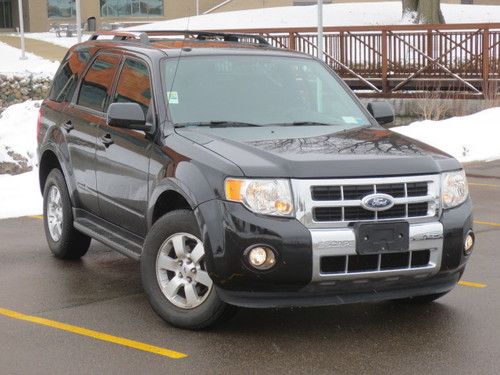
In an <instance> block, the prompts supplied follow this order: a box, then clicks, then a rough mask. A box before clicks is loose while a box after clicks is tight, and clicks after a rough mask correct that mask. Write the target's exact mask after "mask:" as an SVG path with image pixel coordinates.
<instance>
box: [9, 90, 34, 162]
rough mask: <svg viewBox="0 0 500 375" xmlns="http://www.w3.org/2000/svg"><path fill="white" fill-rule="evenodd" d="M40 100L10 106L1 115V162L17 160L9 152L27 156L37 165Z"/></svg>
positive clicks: (29, 160)
mask: <svg viewBox="0 0 500 375" xmlns="http://www.w3.org/2000/svg"><path fill="white" fill-rule="evenodd" d="M40 102H41V101H39V100H37V101H31V100H29V101H27V102H24V103H20V104H14V105H12V106H10V107H8V108H7V109H6V110H5V111H3V112H2V114H1V115H0V163H1V162H15V160H14V159H13V158H12V156H10V155H9V153H12V152H14V153H16V154H18V155H21V156H22V157H24V158H26V159H27V160H28V162H29V164H30V165H31V166H33V167H34V166H35V165H36V146H37V143H36V122H37V118H38V110H39V108H40Z"/></svg>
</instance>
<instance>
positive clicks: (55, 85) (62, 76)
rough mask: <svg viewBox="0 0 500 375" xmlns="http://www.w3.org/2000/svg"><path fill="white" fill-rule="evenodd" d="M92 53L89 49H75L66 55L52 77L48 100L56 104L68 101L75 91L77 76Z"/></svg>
mask: <svg viewBox="0 0 500 375" xmlns="http://www.w3.org/2000/svg"><path fill="white" fill-rule="evenodd" d="M92 54H93V51H91V49H90V48H89V47H83V46H81V47H77V48H75V49H74V50H72V51H71V52H69V53H68V55H66V57H65V59H64V61H63V62H62V64H61V67H60V68H59V70H58V71H57V73H56V76H55V77H54V81H53V82H52V89H51V91H50V96H49V97H50V99H52V100H54V101H56V102H64V101H69V100H70V99H71V97H72V96H73V93H74V91H75V87H76V83H77V81H78V76H79V75H80V73H81V72H82V71H83V69H84V68H85V66H86V65H87V63H88V61H89V60H90V58H91V56H92Z"/></svg>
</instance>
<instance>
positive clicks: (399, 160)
mask: <svg viewBox="0 0 500 375" xmlns="http://www.w3.org/2000/svg"><path fill="white" fill-rule="evenodd" d="M335 130H336V129H332V127H331V126H297V127H260V128H255V127H245V128H209V127H206V128H203V127H196V128H185V129H177V132H178V134H180V135H182V136H184V137H186V138H188V139H190V140H191V141H193V142H196V143H198V144H200V145H202V146H204V147H205V148H207V149H209V150H211V151H213V152H215V153H217V154H219V155H220V156H222V157H224V158H226V159H228V160H230V161H232V162H233V163H235V164H236V165H237V166H238V167H239V168H240V169H241V170H242V172H243V173H244V175H245V176H248V177H288V178H327V177H328V178H343V177H372V176H398V175H414V174H434V173H440V172H443V171H449V170H456V169H459V168H461V166H460V163H459V162H458V161H456V160H455V159H454V158H453V157H451V156H450V155H448V154H446V153H444V152H442V151H440V150H437V149H436V148H433V147H431V146H429V145H426V144H424V143H422V142H418V141H416V140H413V139H411V138H408V137H405V136H402V135H400V134H397V133H394V132H391V131H390V130H387V129H384V128H381V127H368V128H356V129H348V130H342V131H337V132H335Z"/></svg>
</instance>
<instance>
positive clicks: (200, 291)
mask: <svg viewBox="0 0 500 375" xmlns="http://www.w3.org/2000/svg"><path fill="white" fill-rule="evenodd" d="M200 237H201V236H200V230H199V228H198V223H197V221H196V219H195V217H194V214H193V213H192V212H191V211H188V210H179V211H173V212H170V213H168V214H166V215H165V216H163V217H161V218H160V219H158V221H157V222H156V223H155V224H154V225H153V227H152V228H151V230H150V232H149V233H148V235H147V237H146V241H145V243H144V250H143V253H142V255H141V275H142V283H143V287H144V290H145V292H146V294H147V296H148V299H149V302H150V304H151V306H152V307H153V310H154V311H155V312H156V313H157V314H158V315H159V316H160V317H161V318H162V319H164V320H165V321H166V322H168V323H170V324H171V325H173V326H175V327H179V328H185V329H191V330H199V329H203V328H207V327H210V326H213V325H215V324H216V323H219V322H221V321H224V320H226V319H228V318H229V317H231V316H232V315H233V313H234V312H235V310H236V309H235V307H233V306H230V305H228V304H226V303H225V302H223V301H222V300H221V299H220V298H219V297H218V295H217V292H216V290H215V287H214V286H213V283H212V281H211V280H210V278H209V276H208V273H207V272H206V269H205V262H204V256H205V251H204V249H203V243H202V242H201V240H200ZM174 243H175V244H176V245H175V246H174ZM181 262H182V264H181ZM193 291H194V293H193ZM188 296H189V297H190V298H188Z"/></svg>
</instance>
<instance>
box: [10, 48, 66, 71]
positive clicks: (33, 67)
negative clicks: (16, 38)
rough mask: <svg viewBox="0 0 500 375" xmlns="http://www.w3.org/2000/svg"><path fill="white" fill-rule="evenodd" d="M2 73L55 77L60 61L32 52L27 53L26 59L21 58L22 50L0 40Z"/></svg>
mask: <svg viewBox="0 0 500 375" xmlns="http://www.w3.org/2000/svg"><path fill="white" fill-rule="evenodd" d="M0 56H2V58H1V59H0V74H4V75H17V74H23V75H26V74H29V75H34V76H43V77H53V76H54V74H55V72H56V71H57V68H59V63H58V62H54V61H49V60H46V59H44V58H41V57H39V56H37V55H34V54H32V53H26V57H27V59H26V60H21V59H20V57H21V50H20V49H18V48H14V47H11V46H9V45H7V44H5V43H1V42H0Z"/></svg>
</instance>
